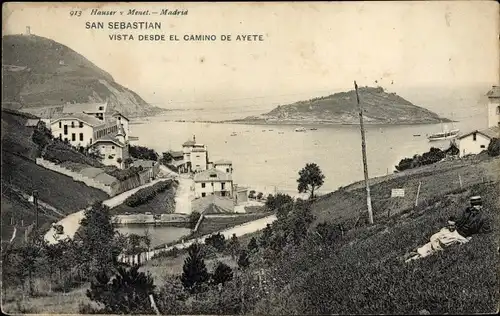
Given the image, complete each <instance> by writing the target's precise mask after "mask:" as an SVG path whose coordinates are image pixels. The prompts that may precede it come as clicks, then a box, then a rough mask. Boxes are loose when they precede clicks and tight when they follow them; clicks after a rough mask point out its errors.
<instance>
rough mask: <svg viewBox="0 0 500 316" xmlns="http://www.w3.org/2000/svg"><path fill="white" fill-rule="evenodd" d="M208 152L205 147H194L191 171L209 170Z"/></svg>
mask: <svg viewBox="0 0 500 316" xmlns="http://www.w3.org/2000/svg"><path fill="white" fill-rule="evenodd" d="M207 165H208V152H207V149H206V148H204V147H194V148H193V149H192V150H191V170H192V171H194V172H201V171H205V170H207Z"/></svg>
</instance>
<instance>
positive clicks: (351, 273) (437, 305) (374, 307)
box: [256, 182, 500, 314]
mask: <svg viewBox="0 0 500 316" xmlns="http://www.w3.org/2000/svg"><path fill="white" fill-rule="evenodd" d="M499 189H500V186H499V183H498V182H496V183H490V184H478V185H475V186H472V187H470V188H468V189H467V190H464V191H462V192H459V193H456V194H450V195H448V196H447V197H443V198H442V199H440V200H438V201H435V202H433V203H432V204H431V205H429V206H428V207H427V208H425V209H417V210H415V211H410V212H408V213H406V214H402V215H400V216H396V217H393V218H391V219H385V220H379V221H378V222H377V223H376V224H375V225H373V226H370V227H361V228H357V229H353V230H351V231H349V232H348V233H347V234H346V235H345V236H344V237H343V238H340V239H338V240H336V241H334V242H331V241H330V242H324V241H318V242H317V243H314V242H312V241H309V242H308V243H306V244H305V245H303V247H301V248H299V249H296V250H294V251H291V252H290V253H288V254H287V256H286V258H283V259H282V260H281V261H280V263H281V265H280V269H279V271H278V272H277V275H278V277H279V279H280V280H281V282H282V284H281V285H277V286H279V287H278V288H276V289H275V290H274V291H275V292H274V293H273V295H272V296H275V297H276V300H275V301H274V302H273V303H272V304H271V303H270V302H269V301H261V304H260V305H259V306H258V307H257V308H256V312H257V313H259V314H261V313H262V314H281V313H282V312H283V311H286V312H287V313H291V314H295V313H298V314H302V313H308V314H331V313H334V314H337V313H340V314H353V313H355V314H374V313H376V314H378V313H383V314H398V313H401V314H407V313H411V314H416V313H419V312H420V311H423V310H426V311H428V312H430V313H431V314H434V313H438V314H439V313H452V314H467V313H491V312H495V311H497V309H498V301H499V299H500V296H499V293H498V287H499V279H498V267H497V264H498V259H499V255H498V247H499V241H498V240H499V232H500V230H499V227H498V223H499V219H500V217H499V211H500V209H499V205H498V192H499ZM476 194H479V195H481V196H482V197H483V198H484V201H485V202H484V206H485V208H484V213H485V215H486V216H488V217H489V218H490V219H491V221H492V224H493V227H494V231H493V232H492V233H489V234H482V235H475V236H473V238H472V240H471V241H470V242H469V243H467V244H465V245H460V246H452V247H450V248H447V249H446V250H445V251H443V252H441V253H438V254H435V255H433V256H430V257H428V258H425V259H421V260H418V261H415V262H412V263H409V264H406V263H404V261H403V259H402V257H403V255H404V254H405V253H407V252H409V251H411V250H413V249H415V248H416V247H418V246H421V245H423V244H425V243H426V242H428V240H429V237H430V236H431V235H432V234H434V233H435V232H437V231H438V230H439V229H440V228H441V227H443V225H445V223H446V220H447V218H448V217H449V216H450V215H455V216H456V215H458V214H460V213H461V211H462V210H463V209H464V207H466V206H467V204H468V198H469V197H470V196H471V195H476Z"/></svg>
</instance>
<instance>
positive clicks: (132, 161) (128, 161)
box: [124, 157, 134, 167]
mask: <svg viewBox="0 0 500 316" xmlns="http://www.w3.org/2000/svg"><path fill="white" fill-rule="evenodd" d="M124 162H125V167H128V166H130V165H131V164H133V163H134V159H132V158H130V157H128V158H125V160H124Z"/></svg>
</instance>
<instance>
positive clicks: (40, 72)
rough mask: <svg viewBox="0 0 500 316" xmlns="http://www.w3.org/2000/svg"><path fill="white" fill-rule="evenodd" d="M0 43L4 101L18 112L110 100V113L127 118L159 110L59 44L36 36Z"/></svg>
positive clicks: (21, 37) (16, 37)
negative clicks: (27, 109)
mask: <svg viewBox="0 0 500 316" xmlns="http://www.w3.org/2000/svg"><path fill="white" fill-rule="evenodd" d="M2 42H3V48H2V53H3V57H2V66H3V67H2V68H3V72H2V73H3V81H4V82H3V84H2V95H3V96H2V103H5V104H11V105H14V107H16V105H17V109H19V108H21V107H24V108H32V107H46V106H50V105H61V104H65V103H66V102H70V103H87V102H102V101H106V100H109V105H108V110H109V111H113V110H118V111H120V112H122V113H124V114H125V115H128V116H140V115H152V114H155V113H158V112H160V111H161V109H159V108H156V107H153V106H151V105H149V104H147V103H146V102H145V101H144V100H143V99H142V98H141V97H140V96H139V95H137V94H136V93H135V92H133V91H131V90H129V89H127V88H125V87H123V86H121V85H120V84H118V83H116V82H115V81H114V79H113V77H111V76H110V75H109V74H108V73H107V72H105V71H104V70H102V69H100V68H99V67H97V66H96V65H94V64H93V63H91V62H90V61H89V60H87V59H86V58H85V57H83V56H82V55H80V54H78V53H77V52H75V51H73V50H72V49H70V48H68V47H66V46H64V45H62V44H60V43H57V42H55V41H53V40H50V39H47V38H44V37H40V36H35V35H30V36H25V35H7V36H3V37H2Z"/></svg>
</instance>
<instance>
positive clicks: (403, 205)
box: [313, 158, 500, 222]
mask: <svg viewBox="0 0 500 316" xmlns="http://www.w3.org/2000/svg"><path fill="white" fill-rule="evenodd" d="M458 175H460V177H461V180H462V186H463V187H468V186H471V185H473V184H477V183H481V182H483V181H485V182H487V181H491V180H498V179H499V176H500V159H498V158H497V159H487V160H485V161H478V162H475V161H450V162H446V163H442V164H436V165H433V166H429V167H425V168H418V169H414V170H408V171H405V172H402V173H398V174H395V175H390V176H386V177H381V178H378V179H374V180H373V181H370V182H372V184H371V186H370V189H371V196H372V206H373V212H374V216H375V217H376V218H377V217H387V215H388V214H390V215H394V214H396V213H398V212H401V211H403V210H408V209H411V208H413V207H414V203H415V199H416V196H417V191H418V186H419V183H420V182H421V183H422V185H421V187H420V193H419V204H420V205H426V203H428V202H429V201H432V200H433V199H436V198H439V197H442V196H444V195H446V194H447V193H448V192H451V191H454V190H457V189H459V188H460V181H459V177H458ZM393 188H404V189H405V197H404V198H391V189H393ZM365 210H366V192H365V188H364V184H363V183H357V184H353V185H350V186H348V187H346V188H344V189H341V190H338V191H336V192H333V193H330V194H327V195H325V196H322V197H321V198H319V199H318V201H317V202H316V203H315V204H314V206H313V213H314V215H316V216H317V222H322V221H326V222H332V221H337V220H338V219H339V218H341V219H342V220H352V219H355V218H357V217H358V216H359V214H360V211H362V212H364V213H365V215H366V211H365Z"/></svg>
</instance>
